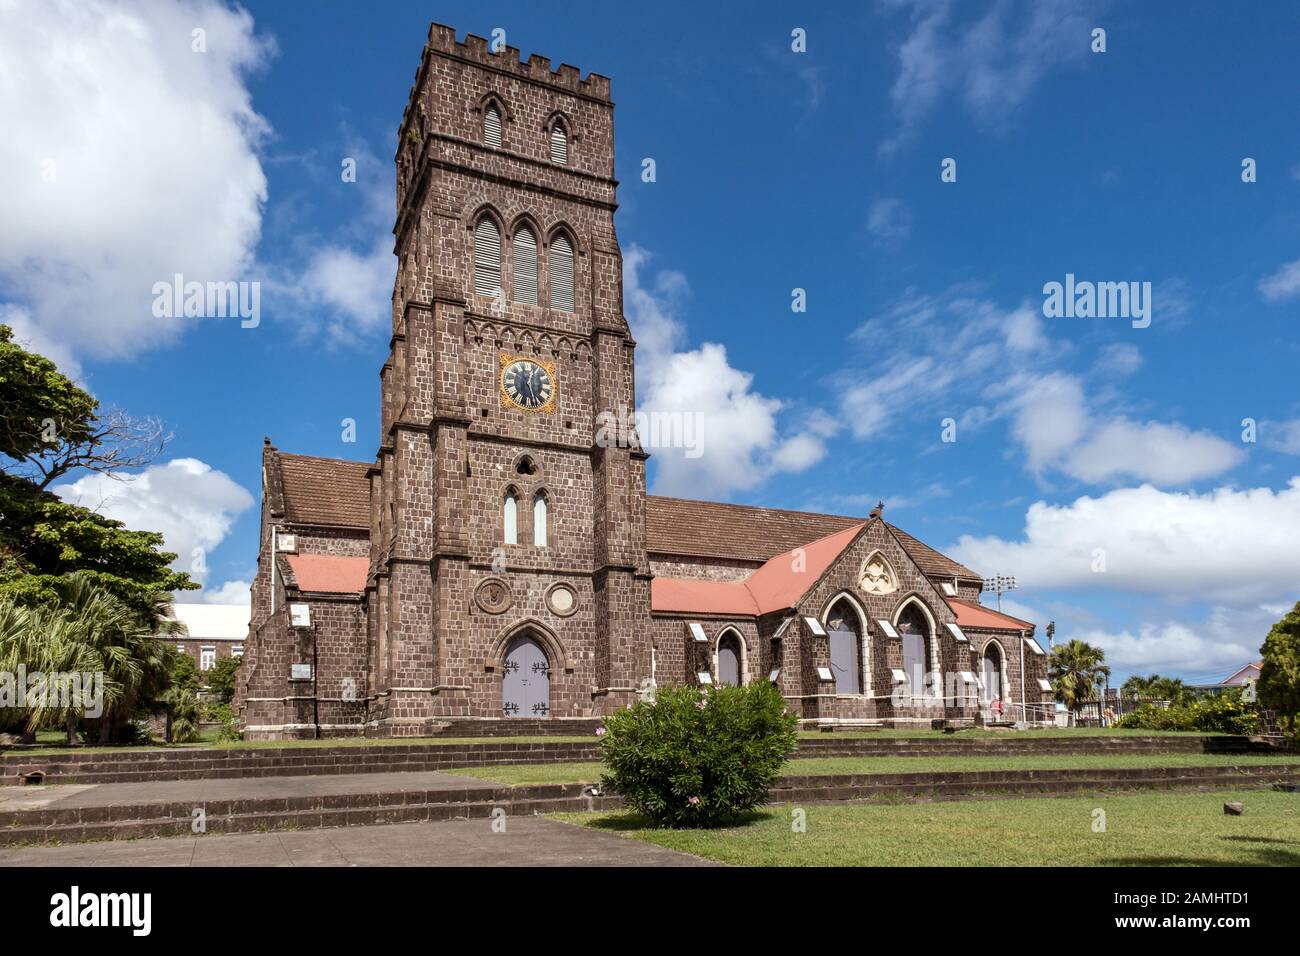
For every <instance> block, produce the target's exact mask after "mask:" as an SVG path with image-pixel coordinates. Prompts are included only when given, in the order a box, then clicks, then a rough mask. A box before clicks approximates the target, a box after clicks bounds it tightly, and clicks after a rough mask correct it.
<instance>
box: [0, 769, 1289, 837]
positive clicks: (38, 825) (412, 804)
mask: <svg viewBox="0 0 1300 956" xmlns="http://www.w3.org/2000/svg"><path fill="white" fill-rule="evenodd" d="M1297 783H1300V767H1293V766H1276V765H1274V766H1268V765H1242V766H1237V767H1168V768H1135V769H1132V770H1110V771H1102V770H1033V771H966V772H961V773H917V774H860V775H829V776H792V777H785V778H783V779H782V780H781V782H780V783H779V784H777V785H776V786H775V787H773V788H772V790H771V791H770V794H769V796H770V799H771V800H772V801H773V802H779V803H813V802H821V801H855V800H872V799H879V798H886V799H903V800H907V799H910V798H924V799H941V800H952V799H976V798H982V797H994V796H1017V795H1023V796H1044V795H1053V794H1069V793H1092V792H1102V791H1110V790H1150V789H1161V790H1165V789H1194V790H1215V789H1220V790H1222V789H1234V790H1241V789H1258V788H1263V787H1269V786H1276V785H1284V786H1291V785H1295V784H1297ZM201 805H202V806H203V808H204V812H205V832H207V833H242V832H250V831H257V830H275V829H295V828H296V829H315V828H322V827H342V826H366V825H374V824H384V823H409V822H419V821H430V820H448V819H456V818H478V817H488V816H490V815H491V814H492V812H493V810H494V809H496V808H500V809H501V810H503V811H504V812H505V813H506V814H507V815H520V814H532V813H553V812H559V811H578V812H581V811H593V810H608V809H615V808H618V807H619V806H621V800H620V798H619V797H618V796H617V795H614V794H606V795H596V794H594V793H593V792H592V791H591V789H590V788H588V787H586V786H584V785H581V784H548V785H539V786H526V787H508V786H504V785H498V784H488V783H485V784H483V785H482V786H472V785H467V786H459V785H457V786H453V787H443V788H440V789H433V790H430V789H411V790H406V789H390V790H387V791H380V792H375V791H359V792H351V793H333V794H323V795H320V794H318V795H310V796H293V797H257V798H247V799H231V800H213V801H206V802H203V803H201ZM194 809H195V802H194V801H188V800H187V801H169V802H135V803H122V804H109V805H101V806H81V807H47V808H39V809H25V810H12V811H5V812H0V845H14V844H19V843H41V842H69V843H70V842H81V841H86V840H97V839H127V838H138V837H162V836H190V835H192V834H193V830H192V826H193V822H194V816H193V811H194Z"/></svg>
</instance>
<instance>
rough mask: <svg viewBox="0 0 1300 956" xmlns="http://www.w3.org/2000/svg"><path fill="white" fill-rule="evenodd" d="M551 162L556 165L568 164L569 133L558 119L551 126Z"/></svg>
mask: <svg viewBox="0 0 1300 956" xmlns="http://www.w3.org/2000/svg"><path fill="white" fill-rule="evenodd" d="M551 162H553V163H554V164H555V165H556V166H567V165H569V134H568V133H567V132H566V131H565V129H564V124H563V123H562V122H560V121H559V120H556V121H555V125H553V126H552V127H551Z"/></svg>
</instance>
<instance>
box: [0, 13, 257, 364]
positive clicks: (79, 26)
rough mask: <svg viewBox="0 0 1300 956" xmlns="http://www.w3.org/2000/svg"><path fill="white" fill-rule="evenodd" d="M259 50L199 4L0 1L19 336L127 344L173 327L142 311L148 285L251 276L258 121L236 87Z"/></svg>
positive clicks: (1, 110) (230, 18)
mask: <svg viewBox="0 0 1300 956" xmlns="http://www.w3.org/2000/svg"><path fill="white" fill-rule="evenodd" d="M195 29H203V30H205V31H206V43H207V52H206V53H196V52H193V51H192V49H191V42H192V41H191V33H192V31H194V30H195ZM272 52H273V51H272V48H271V46H270V44H269V43H268V42H266V41H264V40H262V39H260V38H258V37H256V36H254V34H253V23H252V18H251V17H250V16H249V15H248V14H247V13H246V12H244V11H243V10H239V9H232V8H229V7H227V6H225V5H224V4H222V3H217V2H213V0H157V2H154V3H150V4H148V5H147V8H146V7H141V6H140V5H138V4H132V3H128V2H124V0H99V2H96V3H78V2H74V0H43V2H36V0H33V2H16V3H15V2H7V3H0V63H3V64H4V73H5V75H6V76H7V77H9V81H8V82H3V83H0V116H3V117H4V135H3V136H0V169H4V170H5V177H6V188H5V189H3V190H0V222H3V223H4V228H3V229H0V283H2V284H3V285H4V286H5V287H7V289H8V294H9V296H10V298H11V299H13V300H14V301H13V302H12V303H11V305H17V306H19V307H20V308H21V310H22V321H20V322H19V329H20V331H21V332H22V334H24V336H25V337H26V338H28V339H29V340H31V341H32V343H33V344H34V345H36V346H37V347H39V348H42V349H49V348H50V343H64V347H63V348H52V349H50V351H51V352H54V353H55V354H56V355H60V356H62V357H63V358H64V359H65V361H66V360H67V359H68V358H70V356H69V355H68V353H69V352H70V351H72V349H71V348H69V347H68V346H67V345H66V343H75V352H76V354H78V355H86V356H96V357H122V356H127V355H135V354H138V353H139V352H141V351H143V350H145V349H147V348H150V347H153V346H156V345H159V344H162V343H165V342H168V341H170V340H172V339H174V338H175V337H176V336H177V335H178V334H179V333H180V331H181V330H182V327H183V324H184V320H179V319H174V320H173V319H157V318H155V317H154V316H153V314H152V310H151V306H152V300H153V294H152V291H151V290H152V287H153V284H154V283H155V282H159V281H168V280H170V279H171V278H172V276H173V275H174V274H176V273H181V274H183V275H184V276H185V278H186V279H187V280H198V281H210V280H211V281H226V280H229V281H239V280H247V279H256V278H257V277H256V276H249V275H248V274H247V271H246V270H247V269H248V267H249V264H250V262H251V259H252V253H253V249H254V247H255V246H256V244H257V241H258V237H259V235H260V230H261V212H262V204H263V203H264V202H265V200H266V177H265V176H264V175H263V172H262V167H261V164H260V162H259V160H258V157H257V155H256V149H257V146H258V144H259V142H260V141H261V140H262V139H263V137H264V136H265V134H266V133H267V132H268V126H267V124H266V122H265V121H264V120H263V119H262V117H261V116H259V115H258V114H257V113H256V112H255V111H254V109H253V107H252V103H251V99H250V94H249V91H248V89H247V87H246V85H245V82H246V78H247V75H248V74H249V72H250V71H252V70H255V69H257V68H258V67H260V66H261V65H262V64H263V63H265V62H266V60H267V59H268V58H269V56H270V55H271V54H272ZM189 321H193V320H189ZM211 321H232V320H229V319H226V320H220V319H213V320H211ZM235 327H236V328H237V326H235Z"/></svg>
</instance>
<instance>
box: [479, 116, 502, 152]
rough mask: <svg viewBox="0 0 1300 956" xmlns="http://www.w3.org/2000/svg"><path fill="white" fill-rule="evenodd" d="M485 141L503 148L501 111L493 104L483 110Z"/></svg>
mask: <svg viewBox="0 0 1300 956" xmlns="http://www.w3.org/2000/svg"><path fill="white" fill-rule="evenodd" d="M483 142H484V143H486V144H487V145H488V146H491V147H492V148H494V149H500V148H501V111H500V110H498V109H497V108H496V107H495V106H492V105H489V106H488V108H487V109H485V110H484V111H483Z"/></svg>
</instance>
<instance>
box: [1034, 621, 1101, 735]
mask: <svg viewBox="0 0 1300 956" xmlns="http://www.w3.org/2000/svg"><path fill="white" fill-rule="evenodd" d="M1105 662H1106V654H1105V652H1104V651H1103V650H1102V649H1101V648H1099V647H1093V646H1092V645H1091V644H1088V643H1087V642H1085V641H1080V640H1073V641H1070V642H1068V643H1066V644H1058V645H1057V646H1056V647H1054V648H1052V656H1051V657H1049V658H1048V660H1047V674H1048V677H1049V679H1050V680H1051V682H1052V690H1053V692H1054V693H1055V695H1056V699H1057V700H1058V701H1060V702H1061V703H1063V704H1065V707H1066V709H1067V710H1068V711H1069V712H1070V719H1071V720H1073V719H1074V718H1075V716H1076V714H1077V713H1078V710H1079V708H1080V707H1081V706H1082V705H1083V703H1084V702H1085V701H1089V700H1092V699H1094V698H1095V697H1096V692H1097V685H1098V684H1099V683H1101V682H1102V681H1103V680H1105V679H1106V678H1107V677H1109V676H1110V668H1109V667H1107V666H1106V663H1105Z"/></svg>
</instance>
